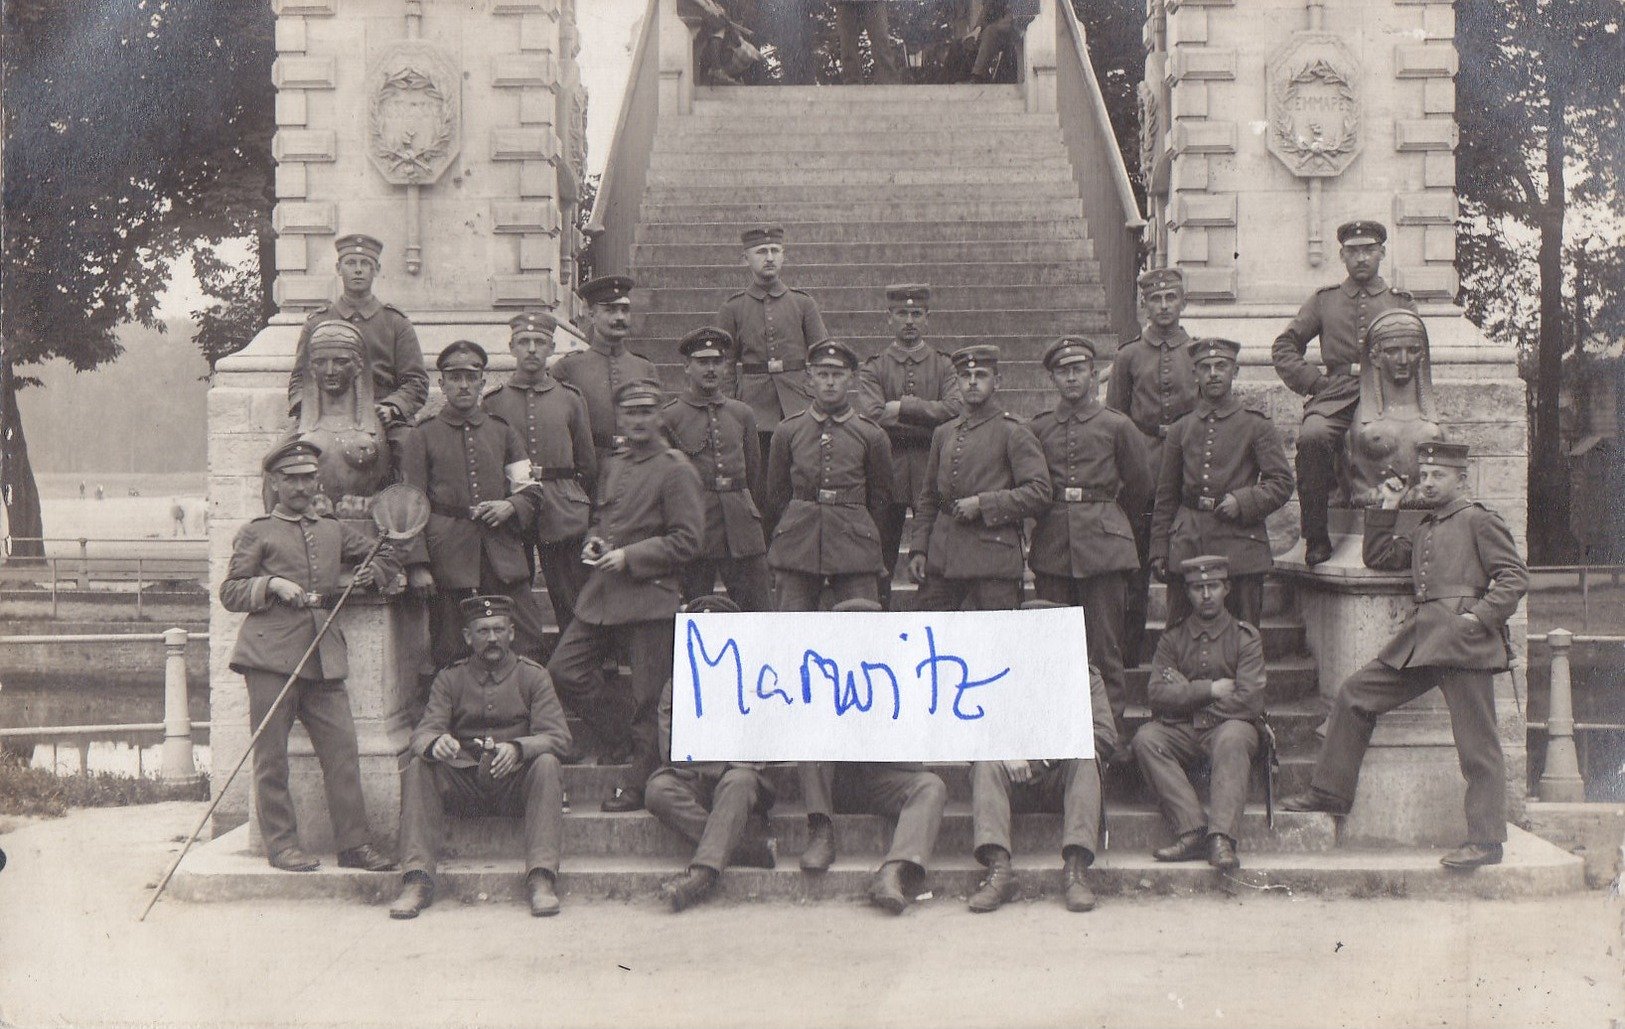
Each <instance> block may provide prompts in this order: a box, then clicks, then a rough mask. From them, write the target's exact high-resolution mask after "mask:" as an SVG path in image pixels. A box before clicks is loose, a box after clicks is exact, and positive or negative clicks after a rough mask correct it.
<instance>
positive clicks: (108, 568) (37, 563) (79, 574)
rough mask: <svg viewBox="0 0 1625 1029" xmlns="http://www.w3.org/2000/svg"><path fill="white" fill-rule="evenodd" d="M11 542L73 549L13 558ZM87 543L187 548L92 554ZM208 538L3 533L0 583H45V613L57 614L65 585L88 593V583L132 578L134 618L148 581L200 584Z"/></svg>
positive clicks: (204, 579) (141, 608)
mask: <svg viewBox="0 0 1625 1029" xmlns="http://www.w3.org/2000/svg"><path fill="white" fill-rule="evenodd" d="M17 543H39V544H41V545H50V544H59V545H60V544H68V545H71V546H73V547H75V548H76V552H75V553H74V554H72V555H63V554H46V555H44V556H42V557H13V547H14V544H17ZM92 546H97V547H101V546H107V547H132V546H140V547H156V548H158V549H160V550H163V549H172V548H185V549H186V550H187V551H189V553H185V554H181V555H179V556H175V557H160V556H157V555H155V554H128V553H125V554H93V553H91V547H92ZM208 548H209V544H208V540H206V539H174V538H171V539H163V538H157V539H93V538H90V537H85V536H8V537H6V539H5V546H4V553H5V556H6V558H7V559H8V560H7V561H6V563H5V564H3V565H0V584H6V583H33V584H35V585H47V586H48V587H49V589H50V591H51V617H52V618H55V617H57V613H58V608H59V606H60V603H61V596H60V594H61V592H62V590H63V589H64V588H66V587H68V586H71V587H72V588H73V589H74V590H76V591H79V592H88V591H89V590H90V589H91V584H92V583H103V584H110V583H121V584H122V583H134V585H135V610H136V617H138V618H139V617H142V616H144V614H145V600H144V598H143V594H144V593H145V592H146V588H147V586H148V585H149V584H152V585H156V584H157V583H160V582H174V581H177V580H187V581H196V582H198V583H199V584H201V585H203V586H204V587H207V586H208V582H209V556H208Z"/></svg>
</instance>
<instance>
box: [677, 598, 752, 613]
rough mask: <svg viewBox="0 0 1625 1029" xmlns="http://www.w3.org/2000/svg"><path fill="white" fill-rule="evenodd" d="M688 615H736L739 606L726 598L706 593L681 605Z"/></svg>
mask: <svg viewBox="0 0 1625 1029" xmlns="http://www.w3.org/2000/svg"><path fill="white" fill-rule="evenodd" d="M683 610H684V611H686V612H688V613H689V614H734V615H736V614H738V613H739V605H738V604H736V603H734V602H733V601H732V600H729V599H728V598H727V597H723V596H718V595H717V594H715V593H706V594H703V595H701V596H698V597H695V598H694V599H693V600H690V601H689V602H688V603H686V604H684V605H683Z"/></svg>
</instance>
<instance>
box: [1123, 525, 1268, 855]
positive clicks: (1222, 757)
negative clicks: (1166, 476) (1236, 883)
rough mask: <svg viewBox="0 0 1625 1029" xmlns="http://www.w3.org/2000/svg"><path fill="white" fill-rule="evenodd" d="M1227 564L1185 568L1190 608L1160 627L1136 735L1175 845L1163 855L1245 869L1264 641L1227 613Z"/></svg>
mask: <svg viewBox="0 0 1625 1029" xmlns="http://www.w3.org/2000/svg"><path fill="white" fill-rule="evenodd" d="M1229 565H1230V562H1229V561H1228V560H1226V559H1225V558H1223V557H1218V556H1216V555H1211V554H1204V555H1201V556H1199V557H1193V558H1191V559H1190V560H1189V561H1186V562H1185V563H1184V564H1183V565H1181V566H1180V571H1181V573H1182V574H1183V575H1184V577H1185V592H1186V594H1187V596H1188V598H1189V600H1190V605H1191V609H1192V610H1191V614H1190V616H1189V617H1187V618H1186V619H1185V620H1184V621H1183V622H1182V623H1180V624H1179V625H1176V626H1174V627H1172V628H1170V629H1168V630H1167V631H1166V632H1164V633H1163V634H1162V639H1161V640H1159V641H1158V642H1157V654H1156V656H1155V657H1154V658H1152V659H1151V680H1150V683H1149V684H1148V686H1147V692H1148V695H1149V698H1150V701H1151V714H1152V716H1153V720H1152V721H1149V722H1147V723H1146V724H1144V725H1142V726H1140V731H1139V732H1136V733H1135V734H1134V743H1133V748H1134V758H1135V761H1137V762H1138V763H1139V766H1140V774H1142V775H1143V776H1145V779H1146V782H1148V783H1150V785H1151V788H1152V789H1153V790H1155V791H1156V794H1157V802H1158V803H1159V804H1160V805H1161V806H1162V814H1163V817H1164V818H1166V819H1168V824H1169V826H1170V827H1171V828H1172V829H1173V830H1174V835H1175V839H1174V842H1173V843H1171V844H1169V845H1168V846H1166V847H1159V848H1157V849H1156V850H1154V851H1152V852H1151V856H1152V857H1154V858H1156V859H1157V860H1158V861H1195V860H1196V859H1198V858H1202V857H1206V858H1207V861H1208V864H1210V865H1212V866H1213V867H1214V868H1221V869H1226V870H1229V869H1233V868H1240V867H1241V861H1240V860H1239V859H1237V857H1236V841H1237V840H1239V839H1240V838H1241V813H1242V809H1243V808H1244V807H1246V804H1247V788H1248V785H1249V782H1250V776H1251V775H1252V764H1253V756H1254V755H1256V754H1257V753H1258V745H1259V738H1258V727H1257V725H1256V724H1255V723H1256V722H1257V721H1258V719H1260V718H1262V717H1263V716H1264V642H1263V638H1262V637H1261V636H1260V635H1259V633H1258V629H1256V628H1255V627H1253V626H1252V625H1249V624H1247V623H1246V622H1238V621H1236V619H1235V617H1234V616H1233V615H1231V614H1230V612H1229V611H1227V610H1225V606H1224V598H1225V594H1226V593H1228V592H1229V588H1230V584H1229V575H1230V573H1229ZM1203 755H1206V756H1207V758H1208V762H1209V764H1210V766H1211V768H1212V777H1211V778H1210V780H1209V784H1208V790H1209V798H1208V799H1209V803H1208V811H1209V814H1208V815H1207V816H1205V817H1204V815H1203V813H1202V802H1201V801H1200V800H1198V799H1197V797H1196V790H1195V789H1194V788H1192V786H1191V781H1190V778H1189V777H1188V776H1187V775H1186V771H1185V770H1186V769H1187V768H1189V767H1190V765H1191V764H1192V763H1193V762H1195V761H1196V760H1197V758H1199V757H1202V756H1203Z"/></svg>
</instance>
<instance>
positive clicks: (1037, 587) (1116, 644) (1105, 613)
mask: <svg viewBox="0 0 1625 1029" xmlns="http://www.w3.org/2000/svg"><path fill="white" fill-rule="evenodd" d="M1133 574H1134V573H1132V572H1126V571H1125V572H1107V573H1106V574H1104V575H1091V576H1089V577H1088V578H1087V579H1072V578H1067V577H1065V576H1060V575H1036V576H1035V577H1034V580H1033V592H1034V593H1036V594H1038V599H1039V600H1048V601H1051V602H1053V603H1056V604H1066V605H1067V606H1069V607H1081V608H1083V633H1084V643H1085V644H1086V646H1087V647H1088V650H1089V663H1090V664H1092V665H1094V666H1095V667H1096V668H1098V669H1100V677H1101V679H1102V680H1104V681H1105V683H1106V699H1107V700H1109V701H1110V702H1111V706H1112V721H1113V722H1115V723H1116V724H1117V731H1118V733H1119V734H1121V733H1122V731H1123V711H1124V710H1125V709H1126V708H1127V707H1128V687H1127V685H1125V684H1124V682H1123V610H1124V607H1125V605H1126V604H1127V602H1128V591H1129V577H1130V576H1131V575H1133Z"/></svg>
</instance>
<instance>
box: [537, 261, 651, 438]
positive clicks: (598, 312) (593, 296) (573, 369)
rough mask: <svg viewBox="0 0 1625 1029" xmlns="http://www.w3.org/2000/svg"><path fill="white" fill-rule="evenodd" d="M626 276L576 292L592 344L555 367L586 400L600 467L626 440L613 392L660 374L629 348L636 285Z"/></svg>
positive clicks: (600, 279) (560, 377)
mask: <svg viewBox="0 0 1625 1029" xmlns="http://www.w3.org/2000/svg"><path fill="white" fill-rule="evenodd" d="M634 285H636V283H634V282H633V281H632V280H631V279H629V278H627V277H626V276H624V275H600V276H599V277H598V278H596V279H593V280H591V281H589V282H587V283H586V284H585V285H583V286H582V287H581V288H580V289H578V290H576V293H577V295H579V296H580V297H581V299H582V300H585V301H586V302H587V304H588V312H587V317H588V320H589V322H590V326H591V329H592V341H591V343H589V344H588V347H587V349H586V350H577V351H576V352H574V353H571V354H565V355H564V356H563V357H561V358H559V359H558V361H556V362H555V363H554V365H553V377H554V378H555V379H557V380H559V381H560V382H564V383H568V384H570V385H571V386H574V387H575V388H576V389H578V390H580V391H581V395H582V396H583V397H586V398H587V420H588V422H590V423H591V425H592V444H593V447H594V448H595V449H596V450H597V454H598V467H599V469H600V470H602V469H603V467H604V464H605V463H606V462H607V461H608V460H609V455H610V453H611V452H612V451H614V449H615V448H616V447H618V446H620V445H621V444H622V443H624V442H625V441H624V440H622V439H621V438H620V437H619V435H618V433H617V432H616V429H615V425H616V410H615V391H616V390H618V389H620V388H621V387H622V386H623V385H625V384H626V383H628V382H636V381H638V380H644V379H647V380H652V381H655V382H658V381H659V380H660V373H659V371H658V370H657V369H656V368H655V366H654V363H653V362H652V361H650V360H649V359H648V358H646V357H644V356H643V355H641V354H634V353H632V352H631V351H630V350H628V349H626V337H627V335H628V334H629V333H630V332H631V331H632V298H631V296H630V294H631V292H632V288H633V286H634Z"/></svg>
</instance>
